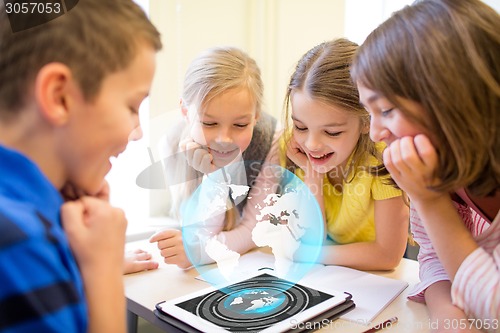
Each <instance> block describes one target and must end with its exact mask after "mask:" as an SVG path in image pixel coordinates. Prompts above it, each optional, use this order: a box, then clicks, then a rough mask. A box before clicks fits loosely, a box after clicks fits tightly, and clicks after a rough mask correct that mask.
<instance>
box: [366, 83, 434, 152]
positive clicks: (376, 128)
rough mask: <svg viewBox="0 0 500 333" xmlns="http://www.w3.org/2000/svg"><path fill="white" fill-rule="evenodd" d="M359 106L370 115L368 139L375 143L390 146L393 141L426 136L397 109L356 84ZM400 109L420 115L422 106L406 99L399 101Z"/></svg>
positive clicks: (419, 127) (384, 99) (423, 131)
mask: <svg viewBox="0 0 500 333" xmlns="http://www.w3.org/2000/svg"><path fill="white" fill-rule="evenodd" d="M358 91H359V99H360V101H361V104H363V105H364V107H365V109H366V110H367V111H368V113H369V114H370V137H371V139H372V140H373V141H375V142H379V141H382V142H385V143H386V144H387V145H390V144H391V143H392V142H394V141H395V140H397V139H399V138H402V137H405V136H410V137H415V136H416V135H417V134H427V133H426V131H425V130H424V129H423V127H422V126H419V125H418V124H416V123H415V122H414V121H411V120H410V119H409V118H408V116H406V115H405V113H403V112H402V111H401V110H400V109H399V108H398V107H396V106H395V105H394V104H393V103H391V102H390V101H389V100H388V99H387V98H385V97H384V96H382V95H380V94H378V93H377V92H376V91H374V90H371V89H369V88H367V87H365V86H364V85H362V84H358ZM398 101H399V103H400V104H401V107H404V109H405V110H407V112H410V113H411V114H415V115H418V114H422V113H423V109H422V106H421V105H420V104H418V103H416V102H413V101H410V100H408V99H399V100H398Z"/></svg>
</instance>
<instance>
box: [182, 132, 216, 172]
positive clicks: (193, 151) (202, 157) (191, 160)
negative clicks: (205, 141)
mask: <svg viewBox="0 0 500 333" xmlns="http://www.w3.org/2000/svg"><path fill="white" fill-rule="evenodd" d="M179 148H180V150H181V151H182V152H184V153H185V156H186V160H187V162H188V164H189V165H190V166H191V167H193V168H194V169H195V170H197V171H199V172H201V173H204V174H208V173H211V172H214V171H215V170H217V169H218V168H217V166H216V165H215V164H214V163H213V161H214V158H213V156H212V154H210V151H209V148H208V147H204V146H202V145H200V144H198V143H196V142H195V141H193V139H191V138H188V139H184V140H182V141H181V142H180V143H179Z"/></svg>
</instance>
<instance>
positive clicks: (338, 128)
mask: <svg viewBox="0 0 500 333" xmlns="http://www.w3.org/2000/svg"><path fill="white" fill-rule="evenodd" d="M356 49H357V45H356V44H355V43H352V42H350V41H348V40H346V39H336V40H333V41H329V42H324V43H322V44H320V45H317V46H316V47H314V48H312V49H311V50H309V51H308V52H307V53H306V54H305V55H304V56H303V57H302V58H301V59H300V61H299V62H298V64H297V67H296V69H295V72H294V73H293V75H292V77H291V79H290V83H289V85H288V89H287V94H286V98H285V119H286V121H285V124H286V125H285V126H286V130H285V133H284V135H283V138H282V148H283V149H282V150H283V154H282V164H285V165H286V167H287V168H288V169H289V170H291V171H293V172H295V174H296V175H297V176H299V177H300V178H301V179H302V180H303V181H304V182H305V183H306V184H307V185H308V187H309V189H310V190H311V192H312V193H313V194H314V196H315V197H316V199H317V201H318V203H319V206H320V208H321V210H322V212H323V218H324V226H325V231H326V232H325V234H326V235H327V239H326V240H325V246H323V249H322V251H321V255H320V262H321V263H323V264H334V265H342V266H349V267H353V268H356V269H362V270H386V269H392V268H394V267H395V266H397V265H398V263H399V261H400V260H401V258H402V256H403V253H404V251H405V247H406V241H407V232H408V206H407V205H406V204H405V201H404V200H403V198H402V192H401V191H400V190H398V189H396V188H395V187H394V186H393V182H392V180H391V178H390V176H389V175H388V173H387V171H386V170H385V168H384V166H383V164H382V158H381V155H382V151H383V149H384V146H383V144H375V143H374V142H373V141H371V140H370V138H369V126H370V119H369V115H368V113H367V112H366V111H365V110H364V108H363V107H362V106H361V104H360V102H359V95H358V91H357V89H356V87H355V85H354V84H353V83H352V81H351V79H350V73H349V68H350V64H351V62H352V59H353V56H354V53H355V51H356ZM285 151H286V156H285ZM295 259H296V260H300V254H296V257H295Z"/></svg>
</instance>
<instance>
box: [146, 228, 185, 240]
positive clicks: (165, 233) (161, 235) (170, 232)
mask: <svg viewBox="0 0 500 333" xmlns="http://www.w3.org/2000/svg"><path fill="white" fill-rule="evenodd" d="M178 232H179V230H177V229H165V230H161V231H158V232H157V233H155V234H154V235H152V236H151V237H150V238H149V242H150V243H155V242H159V241H162V240H165V239H169V238H172V237H175V236H177V233H178Z"/></svg>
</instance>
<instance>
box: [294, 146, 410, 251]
mask: <svg viewBox="0 0 500 333" xmlns="http://www.w3.org/2000/svg"><path fill="white" fill-rule="evenodd" d="M376 147H377V150H379V151H380V152H381V151H383V150H384V148H385V145H384V144H377V145H376ZM350 159H351V158H349V161H348V162H350ZM365 160H366V161H367V163H365V164H364V165H362V166H361V167H358V168H357V169H358V172H357V173H356V175H355V176H354V178H352V177H347V178H348V180H349V179H351V178H352V180H351V181H350V182H346V181H345V180H344V181H343V182H342V185H340V184H338V185H336V186H334V185H332V184H331V183H330V181H329V180H328V177H327V176H326V174H325V179H324V181H323V200H324V204H325V214H326V221H327V228H328V230H327V232H328V235H329V236H330V238H332V239H333V240H334V241H335V242H336V243H338V244H348V243H355V242H369V241H373V240H375V215H374V212H375V211H374V203H375V200H384V199H390V198H394V197H397V196H401V195H402V192H401V191H400V190H398V189H395V188H394V187H393V186H391V185H386V184H384V183H383V181H384V179H387V177H376V176H374V175H372V174H370V173H369V172H368V170H367V169H368V168H366V166H371V167H375V166H377V165H378V164H379V162H378V161H377V159H376V158H375V157H374V156H371V155H370V156H367V158H366V159H365ZM348 165H349V163H348ZM365 170H366V171H365ZM295 173H296V175H297V176H298V177H299V178H300V179H302V180H303V179H304V171H303V170H301V169H297V170H296V172H295Z"/></svg>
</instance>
